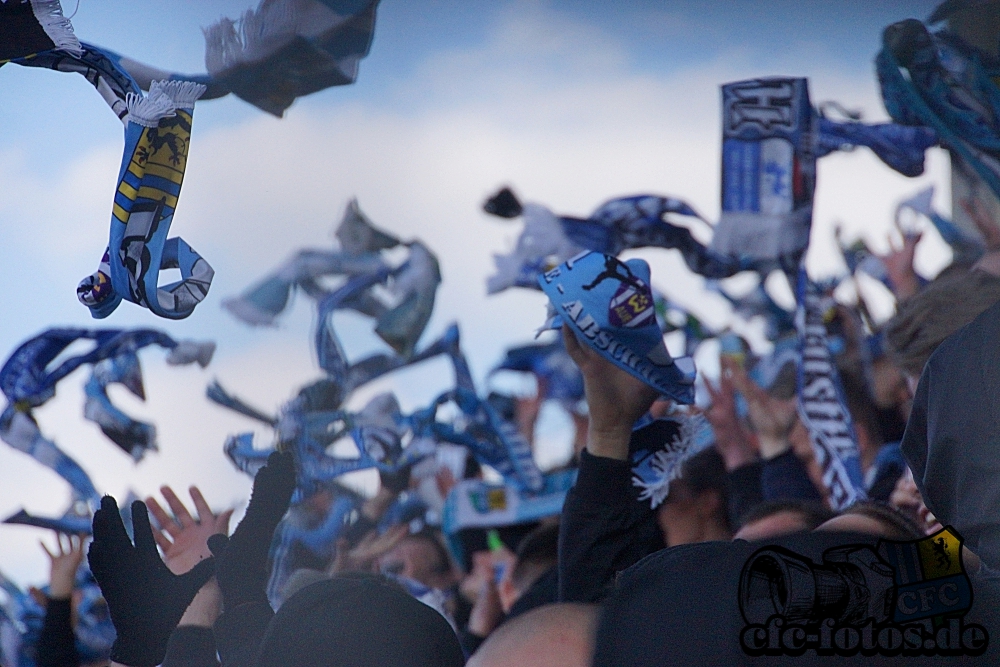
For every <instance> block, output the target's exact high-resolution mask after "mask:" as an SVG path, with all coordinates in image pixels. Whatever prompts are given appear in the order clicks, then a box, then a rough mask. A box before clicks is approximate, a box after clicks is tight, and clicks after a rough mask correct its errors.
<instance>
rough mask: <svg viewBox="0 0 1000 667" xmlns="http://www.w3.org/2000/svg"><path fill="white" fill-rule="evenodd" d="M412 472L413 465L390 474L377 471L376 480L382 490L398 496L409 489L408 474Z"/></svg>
mask: <svg viewBox="0 0 1000 667" xmlns="http://www.w3.org/2000/svg"><path fill="white" fill-rule="evenodd" d="M412 471H413V465H407V466H403V467H402V468H400V469H399V470H394V471H392V472H389V471H386V470H382V469H379V471H378V478H379V481H380V482H381V484H382V488H383V489H385V490H386V491H389V492H390V493H392V494H394V495H397V496H398V495H399V494H400V493H402V492H403V491H406V490H407V489H408V488H410V473H411V472H412Z"/></svg>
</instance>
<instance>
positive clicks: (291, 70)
mask: <svg viewBox="0 0 1000 667" xmlns="http://www.w3.org/2000/svg"><path fill="white" fill-rule="evenodd" d="M377 6H378V0H263V1H262V2H261V3H260V4H259V5H258V7H257V9H256V10H248V11H246V12H245V13H244V14H243V16H242V17H241V18H240V19H239V20H237V21H233V20H231V19H222V20H221V21H219V22H217V23H215V24H214V25H212V26H210V27H209V28H207V29H206V30H205V66H206V68H207V69H208V72H209V73H208V74H196V75H192V74H178V73H174V72H168V71H165V70H162V69H159V68H157V67H152V66H150V65H146V64H144V63H140V62H137V61H135V60H132V59H131V58H127V57H123V56H120V55H118V54H116V53H113V52H111V51H108V50H107V49H102V48H99V47H95V46H93V45H90V44H85V43H84V44H81V42H80V41H79V40H78V39H77V38H76V36H75V34H74V33H73V27H72V25H71V24H70V22H69V20H68V19H67V18H65V17H64V16H63V14H62V9H61V7H60V4H59V2H58V0H30V1H27V0H5V1H4V2H0V65H3V64H4V63H5V62H7V61H11V62H16V63H17V64H20V65H27V66H32V67H48V68H51V69H57V70H60V71H75V72H79V73H80V74H83V75H85V76H86V77H87V79H88V80H90V82H91V83H93V84H94V86H95V87H96V88H97V89H98V91H99V92H100V93H101V95H102V96H104V98H105V99H106V100H107V101H108V104H109V105H111V107H112V109H114V110H115V112H116V113H117V114H118V117H119V118H124V116H125V96H124V93H125V92H133V93H139V89H140V88H141V89H142V90H151V86H152V85H153V83H154V82H156V81H178V82H191V83H198V84H202V85H205V86H206V87H207V92H206V95H205V98H204V99H213V98H218V97H222V96H224V95H228V94H229V93H230V92H232V93H235V94H236V95H237V96H238V97H240V98H241V99H243V100H245V101H247V102H249V103H250V104H253V105H254V106H256V107H257V108H259V109H261V110H263V111H266V112H268V113H271V114H274V115H275V116H278V117H281V116H282V115H283V114H284V111H285V110H286V109H287V108H288V107H289V106H291V104H292V102H294V101H295V99H296V98H298V97H301V96H303V95H309V94H311V93H314V92H317V91H320V90H324V89H326V88H329V87H331V86H343V85H347V84H351V83H353V82H354V81H355V80H356V79H357V76H358V65H359V63H360V61H361V60H362V59H363V58H364V57H365V56H366V55H368V51H369V49H370V48H371V42H372V37H373V35H374V31H375V10H376V7H377ZM102 59H104V62H101V60H102ZM108 60H110V61H113V69H116V70H120V71H121V72H122V73H125V76H126V77H127V78H128V79H129V80H130V81H131V85H132V86H135V88H134V89H129V86H125V85H122V83H123V82H122V81H120V80H119V79H118V76H117V75H111V76H109V75H108V67H107V65H108V62H107V61H108ZM101 79H103V81H102V80H101Z"/></svg>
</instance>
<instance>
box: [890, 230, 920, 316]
mask: <svg viewBox="0 0 1000 667" xmlns="http://www.w3.org/2000/svg"><path fill="white" fill-rule="evenodd" d="M921 238H922V234H903V244H902V245H897V244H896V242H895V241H894V240H893V237H892V236H890V237H889V252H888V253H887V254H885V255H881V256H879V259H881V260H882V263H883V264H885V270H886V272H887V273H888V274H889V282H890V283H892V291H893V294H895V296H896V299H897V300H898V301H903V300H905V299H908V298H910V297H911V296H913V295H914V294H916V293H917V292H918V291H920V277H919V276H918V275H917V272H916V271H915V270H914V268H913V257H914V255H915V254H916V252H917V244H918V243H920V239H921Z"/></svg>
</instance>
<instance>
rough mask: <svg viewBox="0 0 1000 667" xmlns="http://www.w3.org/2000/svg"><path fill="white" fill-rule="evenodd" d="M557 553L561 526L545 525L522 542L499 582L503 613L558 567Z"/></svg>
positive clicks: (554, 524) (555, 524)
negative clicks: (551, 569) (556, 565)
mask: <svg viewBox="0 0 1000 667" xmlns="http://www.w3.org/2000/svg"><path fill="white" fill-rule="evenodd" d="M558 553H559V524H558V523H549V524H542V525H541V526H539V527H538V528H536V529H535V530H533V531H531V532H530V533H528V534H527V535H526V536H525V537H524V539H523V540H521V543H520V544H519V545H518V547H517V554H516V555H515V557H514V562H513V563H511V565H510V566H509V567H508V568H507V569H506V570H505V571H504V575H503V578H502V579H500V585H499V593H500V606H501V607H502V608H503V611H504V613H508V612H509V611H510V608H511V607H513V606H514V603H515V602H517V601H518V600H519V599H520V597H521V596H522V595H524V594H525V593H526V592H527V591H528V589H529V588H531V587H532V585H534V583H535V582H536V581H538V580H539V579H540V578H541V577H542V575H544V574H545V573H546V572H547V571H548V570H549V569H550V568H552V567H555V564H556V560H557V559H558Z"/></svg>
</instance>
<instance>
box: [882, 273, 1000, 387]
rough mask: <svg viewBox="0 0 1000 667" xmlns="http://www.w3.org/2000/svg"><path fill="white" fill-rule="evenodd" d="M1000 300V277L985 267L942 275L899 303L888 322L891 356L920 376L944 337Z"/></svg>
mask: <svg viewBox="0 0 1000 667" xmlns="http://www.w3.org/2000/svg"><path fill="white" fill-rule="evenodd" d="M997 301H1000V278H998V277H996V276H994V275H992V274H990V273H987V272H986V271H980V270H971V271H956V272H951V273H949V274H947V275H941V276H939V277H938V278H936V279H935V280H934V281H933V282H931V284H930V285H928V286H927V287H925V288H924V289H923V291H921V292H920V293H918V294H917V295H916V296H913V297H911V298H910V299H908V300H907V301H904V302H903V303H902V304H900V307H899V312H897V313H896V315H895V316H894V317H893V318H892V319H891V320H889V322H887V323H886V325H885V333H886V347H887V348H888V352H889V355H890V357H891V358H892V359H893V360H894V361H895V362H896V363H897V364H898V365H899V366H900V367H901V368H902V369H903V370H904V371H906V372H907V373H909V374H910V375H912V376H913V377H919V376H920V372H921V371H922V370H923V368H924V364H925V363H927V360H928V359H929V358H930V356H931V354H932V353H933V352H934V350H935V349H937V346H938V345H940V344H941V342H942V341H944V339H945V338H947V337H948V336H950V335H951V334H953V333H955V332H956V331H958V330H959V329H961V328H962V327H964V326H965V325H966V324H968V323H969V322H971V321H972V320H974V319H976V317H978V316H979V314H980V313H982V312H983V311H985V310H986V309H987V308H989V307H990V306H992V305H993V304H994V303H996V302H997Z"/></svg>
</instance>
